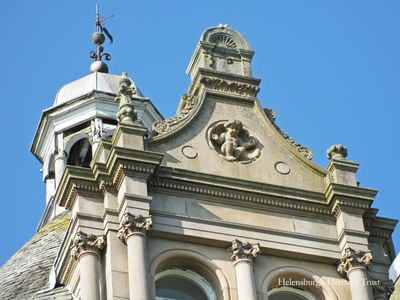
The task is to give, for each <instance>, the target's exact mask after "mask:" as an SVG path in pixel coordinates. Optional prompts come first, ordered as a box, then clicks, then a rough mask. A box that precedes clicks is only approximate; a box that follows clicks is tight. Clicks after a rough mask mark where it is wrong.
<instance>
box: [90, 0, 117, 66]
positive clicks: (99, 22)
mask: <svg viewBox="0 0 400 300" xmlns="http://www.w3.org/2000/svg"><path fill="white" fill-rule="evenodd" d="M112 17H113V15H111V16H109V17H107V18H103V17H102V16H100V14H99V5H98V4H96V22H95V23H94V24H95V25H96V31H95V33H93V34H92V38H91V39H90V40H91V41H92V43H93V44H95V45H96V50H95V51H91V52H90V57H91V58H93V59H94V60H95V61H94V62H93V63H92V64H91V66H90V73H93V72H101V73H108V66H107V64H106V63H105V62H102V61H101V58H102V57H104V59H105V60H110V59H111V55H110V54H109V53H103V51H104V47H103V46H101V45H102V44H103V43H104V41H105V40H106V38H105V36H104V34H103V32H104V33H105V34H106V36H107V37H108V38H109V40H110V44H112V43H113V37H112V36H111V34H110V33H109V32H108V30H107V29H106V28H105V27H104V26H103V25H104V21H105V20H107V19H109V18H112Z"/></svg>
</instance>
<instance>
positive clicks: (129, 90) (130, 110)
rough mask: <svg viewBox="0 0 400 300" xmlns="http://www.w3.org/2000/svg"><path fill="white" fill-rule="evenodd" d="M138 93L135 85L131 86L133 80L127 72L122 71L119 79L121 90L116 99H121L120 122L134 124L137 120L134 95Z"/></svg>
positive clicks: (118, 117) (118, 115) (118, 114)
mask: <svg viewBox="0 0 400 300" xmlns="http://www.w3.org/2000/svg"><path fill="white" fill-rule="evenodd" d="M135 94H136V90H135V88H134V87H131V81H130V80H129V78H128V76H127V74H126V73H125V72H124V73H122V78H121V80H120V81H119V91H118V95H117V97H116V98H115V101H119V111H118V113H117V119H118V121H119V122H120V123H127V124H132V123H134V122H135V121H136V120H137V115H136V112H135V110H134V107H133V98H132V96H133V95H135Z"/></svg>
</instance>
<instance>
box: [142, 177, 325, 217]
mask: <svg viewBox="0 0 400 300" xmlns="http://www.w3.org/2000/svg"><path fill="white" fill-rule="evenodd" d="M149 184H150V185H152V186H155V187H161V188H167V189H173V190H180V191H187V192H193V193H197V194H204V195H211V196H216V197H222V198H229V199H235V200H242V201H248V202H253V203H259V204H264V205H270V206H275V207H282V208H288V209H295V210H301V211H305V212H312V213H318V214H323V215H331V210H330V209H329V208H323V207H316V206H313V205H307V204H304V203H293V202H288V201H285V200H275V199H271V198H269V197H267V196H259V195H246V194H243V193H238V192H234V191H229V192H228V191H222V190H220V189H216V188H208V187H201V188H199V187H195V186H191V185H186V184H180V183H171V182H165V181H161V180H156V179H154V178H153V179H150V180H149Z"/></svg>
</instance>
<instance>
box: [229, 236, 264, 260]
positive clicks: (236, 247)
mask: <svg viewBox="0 0 400 300" xmlns="http://www.w3.org/2000/svg"><path fill="white" fill-rule="evenodd" d="M229 251H230V252H232V256H231V259H232V260H233V261H237V260H239V259H249V260H251V261H254V259H255V258H256V257H257V255H258V254H261V249H260V245H259V244H258V243H257V244H250V243H248V242H241V241H239V240H238V239H235V240H233V241H232V247H231V248H229Z"/></svg>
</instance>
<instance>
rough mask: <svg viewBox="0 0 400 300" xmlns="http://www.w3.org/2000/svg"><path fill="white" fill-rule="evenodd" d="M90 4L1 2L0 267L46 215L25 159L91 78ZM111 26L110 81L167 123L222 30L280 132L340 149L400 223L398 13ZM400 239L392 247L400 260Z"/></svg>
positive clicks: (257, 15) (168, 16)
mask: <svg viewBox="0 0 400 300" xmlns="http://www.w3.org/2000/svg"><path fill="white" fill-rule="evenodd" d="M95 3H96V2H95V1H61V0H60V1H54V0H52V1H50V0H48V1H42V0H38V1H1V2H0V11H1V12H2V13H1V17H0V25H1V26H0V28H1V31H2V32H1V39H0V45H1V49H0V51H1V58H2V61H1V69H2V72H1V75H0V85H1V101H0V111H1V114H2V124H3V125H2V126H3V129H2V130H1V132H2V136H1V145H2V146H1V147H0V157H1V158H2V162H1V164H2V172H1V181H0V182H1V193H2V195H1V202H0V203H1V211H0V214H1V219H0V222H1V223H0V233H1V237H2V242H1V248H0V265H2V264H3V263H4V262H5V261H6V260H7V259H8V257H10V256H11V255H12V254H13V253H15V252H16V251H17V250H18V249H19V248H20V247H21V246H22V245H23V244H24V243H25V242H26V241H27V240H28V239H29V238H30V237H32V236H33V235H34V233H35V230H36V225H37V224H38V222H39V220H40V218H41V214H42V212H43V210H44V206H45V197H44V190H45V186H44V183H43V182H42V178H41V173H40V172H39V170H40V168H41V165H40V164H39V162H38V161H37V160H36V158H34V156H33V155H32V154H31V153H30V152H29V149H30V145H31V141H32V138H33V136H34V133H35V130H36V126H37V124H38V121H39V118H40V115H41V111H42V110H43V109H45V108H48V107H50V106H51V105H52V104H53V101H54V97H55V95H56V93H57V90H58V89H59V88H60V87H61V86H62V85H64V84H66V83H68V82H70V81H73V80H75V79H77V78H79V77H82V76H84V75H86V74H88V70H89V66H90V63H91V59H90V58H89V52H90V51H91V50H93V49H94V48H93V45H92V44H91V43H90V35H91V34H92V32H93V31H94V24H93V22H94V18H95ZM99 5H100V10H101V13H102V14H104V15H105V16H107V15H110V14H114V15H115V17H114V18H112V19H110V20H109V21H108V22H107V24H106V27H107V28H108V29H109V31H110V32H111V33H112V34H113V36H114V38H115V43H114V44H113V45H109V44H108V43H107V44H106V45H105V47H106V50H107V51H108V52H110V53H111V54H112V55H113V58H112V60H111V62H110V63H109V67H110V72H111V73H113V74H121V73H122V72H123V71H126V72H128V75H129V76H130V77H131V78H133V79H134V81H135V82H136V84H137V85H138V86H139V88H140V89H141V91H142V92H143V93H144V94H145V95H146V96H148V97H150V98H151V100H152V101H153V103H154V104H155V105H156V106H157V108H158V109H159V110H160V111H161V113H162V114H163V115H164V117H170V116H172V115H174V112H175V110H176V107H177V105H178V102H179V99H180V96H181V95H182V94H184V93H185V92H186V89H187V88H188V86H189V78H188V76H187V75H186V74H185V70H186V67H187V65H188V63H189V60H190V57H191V55H192V53H193V51H194V49H195V47H196V44H197V42H198V40H199V38H200V36H201V33H202V32H203V31H204V30H205V29H206V28H208V27H213V26H217V25H218V24H219V23H223V24H228V25H229V26H230V27H231V28H233V29H235V30H237V31H239V32H241V33H242V34H243V35H244V36H245V37H246V38H247V39H248V41H249V43H250V46H251V48H252V49H253V50H255V52H256V54H255V56H254V59H253V74H254V76H255V77H258V78H261V79H262V82H261V91H260V93H259V99H260V101H261V103H262V105H263V106H264V107H270V108H273V109H274V110H275V111H276V112H277V114H278V118H277V124H278V125H279V126H280V127H281V128H282V129H283V130H284V131H285V132H287V133H288V134H289V135H290V136H291V137H293V138H294V139H296V140H297V141H298V142H300V143H301V144H303V145H305V146H308V147H309V148H311V149H312V150H313V152H314V159H313V160H314V162H316V163H317V164H319V165H321V166H323V167H326V166H327V164H328V160H327V159H326V157H325V156H326V154H325V153H326V149H328V148H329V147H330V146H331V145H332V144H338V143H342V144H344V145H346V146H347V147H348V149H349V157H348V158H349V159H350V160H352V161H355V162H358V163H360V169H359V171H358V181H360V182H361V186H362V187H368V188H373V189H378V190H379V193H378V195H377V198H376V201H375V202H374V204H373V207H377V208H379V209H380V210H379V215H380V216H384V217H389V218H398V217H399V211H400V209H399V201H400V200H399V196H398V195H399V193H398V186H397V184H399V183H398V181H399V170H400V159H399V149H400V125H399V118H400V117H399V113H400V101H399V97H400V85H399V79H400V34H399V33H400V32H399V31H400V18H399V15H400V1H398V0H385V1H377V0H374V1H369V0H360V1H357V0H352V1H348V0H335V1H329V0H314V1H311V0H291V1H289V0H274V1H208V0H205V1H183V0H182V1H174V0H170V1H161V0H160V1H156V0H153V1H107V2H106V1H99ZM399 231H400V230H399V229H397V230H396V232H395V234H394V235H393V239H394V242H395V244H396V248H397V250H399V249H400V241H399V240H400V239H399V237H400V234H399Z"/></svg>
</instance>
